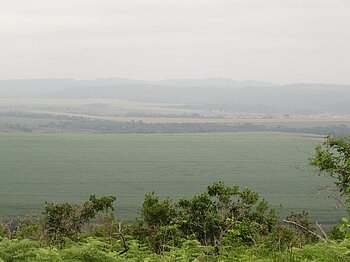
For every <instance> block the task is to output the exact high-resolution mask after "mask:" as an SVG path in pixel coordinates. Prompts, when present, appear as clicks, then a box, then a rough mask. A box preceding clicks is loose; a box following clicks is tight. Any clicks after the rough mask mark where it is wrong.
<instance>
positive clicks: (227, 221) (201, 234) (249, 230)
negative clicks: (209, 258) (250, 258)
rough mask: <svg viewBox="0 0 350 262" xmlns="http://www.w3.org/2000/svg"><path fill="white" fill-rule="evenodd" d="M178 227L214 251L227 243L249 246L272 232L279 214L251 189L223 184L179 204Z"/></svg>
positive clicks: (215, 185) (210, 187) (182, 200)
mask: <svg viewBox="0 0 350 262" xmlns="http://www.w3.org/2000/svg"><path fill="white" fill-rule="evenodd" d="M178 207H179V222H178V223H179V225H180V228H181V230H182V231H183V232H184V234H185V235H191V234H193V235H195V236H196V238H197V239H198V240H199V241H200V242H201V243H202V244H204V245H212V246H214V247H215V250H216V253H218V252H219V243H220V242H221V241H222V240H223V239H224V238H225V239H226V240H229V239H230V241H231V244H232V241H233V242H236V243H239V242H240V243H244V244H250V243H254V242H255V237H257V236H261V235H265V234H267V233H268V232H271V231H272V230H273V228H274V227H275V226H276V225H277V224H278V217H277V212H275V210H273V209H270V207H269V205H268V203H267V202H266V201H265V200H262V201H259V195H258V194H257V193H255V192H253V191H251V190H250V189H248V188H245V189H240V188H239V187H238V186H226V185H224V184H223V183H222V182H216V183H213V184H212V185H211V186H208V188H207V191H206V192H203V193H201V194H199V195H196V196H194V197H192V198H183V199H181V200H180V201H179V203H178Z"/></svg>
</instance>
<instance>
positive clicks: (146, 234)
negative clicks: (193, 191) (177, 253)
mask: <svg viewBox="0 0 350 262" xmlns="http://www.w3.org/2000/svg"><path fill="white" fill-rule="evenodd" d="M175 217H176V211H175V209H174V206H173V204H172V203H171V201H170V199H165V200H163V201H161V200H160V199H159V197H156V196H155V195H154V193H148V194H146V196H145V200H144V202H143V205H142V209H141V217H140V219H138V220H137V221H136V224H135V227H134V231H135V233H136V235H137V236H138V238H139V239H140V240H141V241H143V242H145V241H146V242H148V244H149V245H150V246H151V247H152V249H153V250H154V251H156V252H158V253H161V252H164V251H165V250H166V249H167V246H168V245H178V242H179V235H180V234H179V230H178V227H177V225H171V223H172V220H173V219H174V218H175Z"/></svg>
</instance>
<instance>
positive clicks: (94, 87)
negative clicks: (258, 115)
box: [0, 78, 350, 114]
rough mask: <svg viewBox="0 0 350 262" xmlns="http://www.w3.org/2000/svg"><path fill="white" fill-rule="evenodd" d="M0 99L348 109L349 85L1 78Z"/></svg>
mask: <svg viewBox="0 0 350 262" xmlns="http://www.w3.org/2000/svg"><path fill="white" fill-rule="evenodd" d="M0 97H1V98H8V97H21V98H50V99H52V98H55V99H57V98H59V99H86V98H108V99H124V100H131V101H136V102H146V103H173V104H182V105H183V106H184V105H187V106H191V107H203V106H204V107H206V108H213V109H230V110H238V111H239V110H241V111H254V112H259V111H261V112H264V113H276V112H279V113H290V112H293V113H320V112H331V113H345V114H348V113H350V85H337V84H309V83H299V84H288V85H276V84H271V83H265V82H258V81H234V80H231V79H225V78H208V79H169V80H162V81H142V80H130V79H122V78H109V79H96V80H74V79H43V80H32V79H22V80H1V81H0Z"/></svg>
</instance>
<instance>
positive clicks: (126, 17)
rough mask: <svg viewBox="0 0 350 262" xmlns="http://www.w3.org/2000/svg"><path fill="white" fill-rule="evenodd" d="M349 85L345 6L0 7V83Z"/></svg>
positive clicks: (18, 1)
mask: <svg viewBox="0 0 350 262" xmlns="http://www.w3.org/2000/svg"><path fill="white" fill-rule="evenodd" d="M105 77H126V78H133V79H146V80H158V79H164V78H204V77H228V78H232V79H236V80H245V79H253V80H261V81H270V82H277V83H287V82H335V83H348V84H349V83H350V0H123V1H122V0H0V79H5V78H77V79H91V78H105Z"/></svg>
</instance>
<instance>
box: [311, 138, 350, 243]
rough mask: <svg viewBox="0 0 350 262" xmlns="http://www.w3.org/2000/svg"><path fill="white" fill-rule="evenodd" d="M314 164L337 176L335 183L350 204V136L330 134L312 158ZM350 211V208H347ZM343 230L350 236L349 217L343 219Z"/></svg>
mask: <svg viewBox="0 0 350 262" xmlns="http://www.w3.org/2000/svg"><path fill="white" fill-rule="evenodd" d="M310 163H311V165H312V166H314V167H317V168H318V170H319V172H320V173H324V174H327V175H330V176H331V177H333V178H335V179H336V181H335V184H336V186H337V188H338V189H339V191H340V193H341V194H342V195H343V196H345V197H346V198H347V199H346V200H345V203H346V204H347V205H349V204H350V137H347V138H346V137H337V138H335V137H331V136H328V137H327V138H326V140H325V142H323V144H322V145H319V146H317V147H316V155H315V156H314V157H313V158H311V159H310ZM347 211H348V212H349V213H350V208H349V207H348V208H347ZM342 221H343V224H342V226H341V227H340V229H341V230H343V231H347V233H346V235H347V236H349V237H350V232H349V231H348V229H349V228H350V222H349V220H348V218H345V217H344V218H343V219H342Z"/></svg>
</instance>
